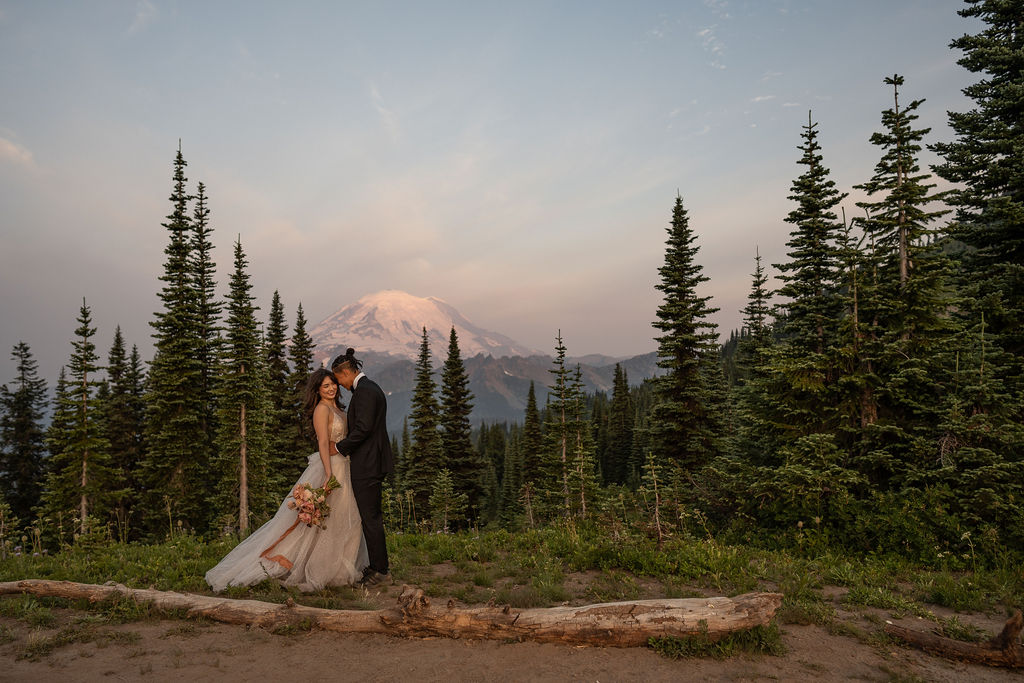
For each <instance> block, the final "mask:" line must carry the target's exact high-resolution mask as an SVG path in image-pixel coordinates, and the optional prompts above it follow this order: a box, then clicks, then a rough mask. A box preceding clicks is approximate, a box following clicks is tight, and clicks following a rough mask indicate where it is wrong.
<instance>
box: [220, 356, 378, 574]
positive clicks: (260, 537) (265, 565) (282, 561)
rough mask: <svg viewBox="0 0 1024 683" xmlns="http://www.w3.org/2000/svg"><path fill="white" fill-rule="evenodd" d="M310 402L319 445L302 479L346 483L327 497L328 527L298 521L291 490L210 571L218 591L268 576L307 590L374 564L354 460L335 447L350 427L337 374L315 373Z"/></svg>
mask: <svg viewBox="0 0 1024 683" xmlns="http://www.w3.org/2000/svg"><path fill="white" fill-rule="evenodd" d="M304 404H305V409H306V414H307V415H308V414H309V413H312V417H313V429H314V431H315V432H316V441H317V445H318V447H319V450H318V451H317V452H316V453H313V454H312V455H311V456H309V466H308V467H306V470H305V471H304V472H303V473H302V476H300V477H299V481H298V484H304V483H309V484H310V485H313V486H319V487H323V486H324V485H326V484H327V481H328V480H329V479H330V478H331V475H333V476H334V477H335V478H336V479H337V480H338V482H339V483H340V484H341V486H340V487H339V488H336V489H334V490H332V491H331V492H330V494H329V495H328V496H327V504H328V505H329V506H330V508H331V511H330V514H329V516H328V517H327V519H326V521H325V527H326V528H324V529H321V528H320V527H318V526H316V525H313V526H306V525H305V524H300V523H298V515H297V513H296V511H295V510H294V509H292V508H290V507H288V502H289V500H290V499H291V498H292V496H291V494H290V493H289V494H288V496H287V497H286V498H285V499H284V501H283V502H282V503H281V507H279V508H278V510H277V514H275V515H274V517H273V518H271V520H270V521H269V522H267V523H266V524H264V525H263V526H261V527H260V528H259V529H257V530H256V531H254V532H253V533H252V535H250V536H249V537H248V538H246V539H245V540H244V541H242V542H241V543H239V544H238V545H237V546H235V548H234V550H232V551H231V552H230V553H228V554H227V555H226V556H225V557H224V559H223V560H221V561H220V563H218V564H217V566H216V567H214V568H213V569H211V570H210V571H208V572H206V582H207V583H208V584H210V586H211V587H212V588H213V590H214V591H216V592H218V593H219V592H220V591H223V590H224V589H225V588H227V587H228V586H251V585H253V584H257V583H259V582H260V581H263V580H264V579H267V578H272V579H278V580H280V581H281V583H283V584H284V585H286V586H298V587H299V589H300V590H303V591H316V590H320V589H322V588H323V587H324V586H344V585H349V584H354V583H356V581H358V580H359V579H360V578H362V575H363V569H365V568H366V567H367V566H368V565H369V559H368V557H367V553H366V542H365V541H364V540H363V530H362V524H361V521H360V519H359V510H358V509H357V508H356V500H355V497H354V496H353V495H352V483H351V479H350V477H349V459H348V457H347V456H343V455H341V454H339V453H338V449H337V448H336V447H335V444H336V443H337V442H338V441H340V440H341V439H343V438H344V437H345V435H346V433H347V431H348V428H347V422H346V418H345V413H344V412H343V408H344V406H343V405H342V403H341V398H340V396H339V392H338V381H337V380H336V379H335V378H334V375H333V374H332V373H330V372H328V371H327V370H324V369H319V370H316V371H314V372H313V374H312V375H310V377H309V381H308V382H307V383H306V394H305V402H304ZM292 490H294V487H293V488H292Z"/></svg>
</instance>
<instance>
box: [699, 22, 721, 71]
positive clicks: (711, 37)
mask: <svg viewBox="0 0 1024 683" xmlns="http://www.w3.org/2000/svg"><path fill="white" fill-rule="evenodd" d="M717 28H718V25H717V24H715V25H713V26H708V27H706V28H702V29H701V30H699V31H697V37H698V38H700V39H701V47H703V48H704V51H705V52H707V53H709V54H710V55H711V57H712V59H711V61H710V62H708V64H709V65H710V66H713V67H715V68H716V69H724V68H725V65H724V64H722V61H721V59H720V57H721V56H722V54H723V53H724V52H725V44H724V43H722V41H721V40H719V39H718V36H716V35H715V29H717Z"/></svg>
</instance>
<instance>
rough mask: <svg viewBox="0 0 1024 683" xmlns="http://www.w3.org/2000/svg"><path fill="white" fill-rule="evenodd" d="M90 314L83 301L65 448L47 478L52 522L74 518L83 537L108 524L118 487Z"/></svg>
mask: <svg viewBox="0 0 1024 683" xmlns="http://www.w3.org/2000/svg"><path fill="white" fill-rule="evenodd" d="M95 334H96V328H94V327H93V326H92V312H91V311H90V309H89V307H88V305H87V304H86V302H85V299H82V307H81V309H79V315H78V327H77V328H76V329H75V340H74V341H72V342H71V346H72V349H73V350H72V353H71V359H70V360H69V362H68V373H69V374H70V380H69V381H68V382H67V384H66V385H65V387H63V388H64V389H65V390H66V392H67V393H66V394H64V395H63V396H61V400H62V403H63V404H62V405H61V406H59V408H58V410H59V411H60V412H61V420H62V421H64V420H67V422H66V423H65V424H64V425H62V428H63V429H66V431H65V432H64V434H63V435H62V436H63V439H64V443H63V444H62V445H63V449H62V450H61V451H59V452H54V453H52V464H51V467H50V472H49V476H48V478H47V486H46V489H47V491H46V495H45V509H46V511H47V512H49V513H50V515H51V517H56V516H57V515H58V514H62V515H67V516H66V517H65V518H66V519H67V518H70V517H72V516H73V517H75V518H77V520H78V529H79V533H83V534H84V533H85V532H86V531H88V530H89V521H90V519H95V520H97V521H99V522H100V523H106V522H107V520H108V513H109V512H110V507H111V500H112V498H114V497H115V496H116V495H117V492H118V489H119V488H120V487H119V486H118V485H117V484H118V482H117V481H116V480H115V472H114V471H113V469H112V468H111V466H110V455H109V453H108V452H107V449H108V448H109V444H108V443H107V441H106V439H104V438H103V434H102V431H101V419H100V413H99V411H98V409H97V405H96V400H95V393H96V387H97V386H98V385H99V381H98V379H97V372H98V370H99V369H100V368H99V366H98V365H97V361H99V356H97V355H96V345H95V344H94V343H93V341H92V338H93V336H94V335H95Z"/></svg>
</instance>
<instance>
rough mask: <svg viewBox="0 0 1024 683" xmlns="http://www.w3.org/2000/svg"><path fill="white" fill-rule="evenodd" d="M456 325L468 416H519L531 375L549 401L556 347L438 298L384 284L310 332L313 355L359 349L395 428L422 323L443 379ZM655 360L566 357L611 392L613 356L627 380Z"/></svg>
mask: <svg viewBox="0 0 1024 683" xmlns="http://www.w3.org/2000/svg"><path fill="white" fill-rule="evenodd" d="M453 325H454V327H455V332H456V334H458V336H459V351H460V352H461V353H462V359H463V361H464V363H465V365H466V373H467V374H468V375H469V389H470V391H471V392H473V414H472V415H471V416H470V419H471V420H472V421H473V422H474V423H476V424H478V423H480V422H488V423H494V422H522V420H523V410H524V408H525V407H526V396H527V393H528V392H529V388H530V382H531V381H532V382H533V384H534V389H535V390H536V393H537V402H538V403H539V404H540V405H544V403H545V398H546V395H547V391H548V389H547V387H548V384H550V382H551V373H550V370H551V368H552V357H551V354H550V353H543V352H540V351H537V350H535V349H531V348H529V347H528V346H525V345H523V344H520V343H519V342H517V341H515V340H513V339H511V338H509V337H506V336H505V335H502V334H499V333H497V332H491V331H489V330H485V329H483V328H480V327H477V326H476V325H474V324H473V323H471V322H470V321H469V320H467V319H466V317H465V316H463V315H462V314H461V313H459V312H458V311H457V310H456V309H455V308H454V307H453V306H451V305H450V304H448V303H447V302H445V301H443V300H441V299H438V298H436V297H426V298H424V297H418V296H413V295H412V294H409V293H407V292H402V291H398V290H384V291H381V292H376V293H374V294H368V295H367V296H364V297H362V298H361V299H359V300H358V301H356V302H355V303H352V304H349V305H347V306H345V307H344V308H342V309H341V310H339V311H337V312H336V313H334V314H332V315H330V316H328V317H327V318H326V319H325V320H323V321H322V322H321V323H320V324H318V325H317V326H316V327H314V328H313V329H312V331H311V332H310V336H311V337H312V338H313V342H314V343H315V344H316V349H315V350H314V362H315V364H317V365H321V364H329V363H330V359H332V358H334V357H335V356H337V355H338V354H340V353H343V352H344V351H345V349H346V348H347V347H349V346H351V347H353V348H354V349H356V354H357V355H358V356H359V357H360V358H362V359H363V360H364V361H365V363H366V371H367V374H368V375H370V376H372V377H373V379H374V380H375V381H376V382H377V383H378V384H380V386H381V388H382V389H384V391H385V392H386V393H387V395H388V429H389V430H390V431H391V432H392V433H395V432H398V431H401V429H402V420H403V418H404V417H405V416H406V414H407V413H408V411H409V407H410V403H411V401H412V389H413V385H414V383H415V377H416V359H417V358H418V356H419V348H420V340H421V331H422V328H423V327H426V328H427V335H428V337H429V340H430V350H431V354H432V355H433V357H434V373H435V380H436V381H437V382H438V383H440V373H441V369H442V364H443V362H444V359H445V358H446V357H447V354H448V337H449V334H450V333H451V328H452V326H453ZM656 361H657V359H656V357H655V353H654V352H651V353H647V354H643V355H639V356H633V357H630V358H617V357H614V356H606V355H603V354H589V355H586V356H580V357H577V358H567V359H566V362H567V364H568V365H570V366H571V367H575V366H576V364H577V363H578V364H579V365H580V369H581V371H582V377H583V383H584V387H585V390H586V391H587V392H595V391H606V392H607V391H611V388H612V378H613V376H614V369H615V364H616V363H619V364H621V366H622V368H623V369H624V370H626V371H627V373H628V375H629V382H630V384H633V385H636V384H639V383H641V382H642V381H643V380H644V379H647V378H649V377H653V376H655V375H656V374H659V373H660V370H659V369H658V367H657V362H656ZM343 396H344V398H345V400H347V395H343Z"/></svg>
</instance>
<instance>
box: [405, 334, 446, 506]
mask: <svg viewBox="0 0 1024 683" xmlns="http://www.w3.org/2000/svg"><path fill="white" fill-rule="evenodd" d="M433 373H434V371H433V364H432V362H431V358H430V339H429V337H428V336H427V328H426V327H424V328H423V336H422V339H421V341H420V353H419V357H418V359H417V361H416V384H415V386H414V387H413V394H412V407H411V411H410V415H409V418H410V422H411V423H412V443H411V444H410V448H409V454H408V456H407V457H403V461H404V464H405V471H404V472H403V473H402V486H403V487H404V488H405V490H407V491H412V492H413V501H414V503H415V506H416V515H417V518H418V519H419V520H421V521H422V520H424V519H425V518H426V515H428V514H429V500H430V494H431V492H432V491H433V486H434V480H435V479H436V477H437V476H438V473H439V472H440V471H441V470H442V469H444V468H445V467H446V466H447V462H446V461H445V459H444V451H443V450H442V449H441V433H440V431H438V416H439V415H440V406H439V405H438V402H437V385H436V384H435V383H434V374H433Z"/></svg>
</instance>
